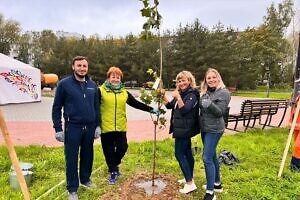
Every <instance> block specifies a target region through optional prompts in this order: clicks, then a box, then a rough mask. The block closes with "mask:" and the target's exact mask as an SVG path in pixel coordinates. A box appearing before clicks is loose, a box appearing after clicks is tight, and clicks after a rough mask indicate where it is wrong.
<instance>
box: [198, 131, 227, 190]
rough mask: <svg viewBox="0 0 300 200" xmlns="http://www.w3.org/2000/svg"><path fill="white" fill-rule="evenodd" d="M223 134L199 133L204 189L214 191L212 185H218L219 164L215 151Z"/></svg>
mask: <svg viewBox="0 0 300 200" xmlns="http://www.w3.org/2000/svg"><path fill="white" fill-rule="evenodd" d="M222 135H223V133H201V138H202V142H203V155H202V159H203V162H204V166H205V175H206V184H207V185H206V189H207V190H212V191H213V190H214V183H220V182H221V179H220V164H219V160H218V157H217V153H216V149H217V145H218V143H219V140H220V138H221V137H222Z"/></svg>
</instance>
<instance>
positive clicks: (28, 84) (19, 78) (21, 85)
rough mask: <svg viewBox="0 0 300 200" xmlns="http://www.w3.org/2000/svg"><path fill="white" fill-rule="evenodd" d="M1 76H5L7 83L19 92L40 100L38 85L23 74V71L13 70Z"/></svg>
mask: <svg viewBox="0 0 300 200" xmlns="http://www.w3.org/2000/svg"><path fill="white" fill-rule="evenodd" d="M0 75H1V76H3V77H4V79H5V80H6V81H7V82H9V83H11V84H12V85H15V86H16V87H17V88H18V90H19V91H21V92H23V93H27V94H28V95H30V96H31V97H32V98H34V99H37V98H38V93H37V88H36V86H37V85H36V84H34V83H33V81H32V78H30V77H29V76H27V75H25V74H23V73H22V72H21V71H19V70H14V69H11V70H10V71H8V72H2V73H0Z"/></svg>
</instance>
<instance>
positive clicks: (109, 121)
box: [99, 84, 128, 133]
mask: <svg viewBox="0 0 300 200" xmlns="http://www.w3.org/2000/svg"><path fill="white" fill-rule="evenodd" d="M99 89H100V92H101V102H100V113H101V131H102V133H107V132H112V131H124V132H126V131H127V118H126V101H127V99H128V94H127V91H126V89H125V88H122V89H121V90H118V91H117V92H114V91H112V90H111V89H109V88H107V87H106V86H105V85H104V84H102V85H101V86H100V87H99Z"/></svg>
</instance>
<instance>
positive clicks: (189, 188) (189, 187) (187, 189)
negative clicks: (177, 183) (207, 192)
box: [179, 182, 197, 194]
mask: <svg viewBox="0 0 300 200" xmlns="http://www.w3.org/2000/svg"><path fill="white" fill-rule="evenodd" d="M196 189H197V186H196V185H195V183H194V182H193V183H192V184H191V185H188V184H184V187H183V188H182V189H180V190H179V192H180V193H183V194H188V193H190V192H192V191H194V190H196Z"/></svg>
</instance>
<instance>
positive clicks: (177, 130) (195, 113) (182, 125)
mask: <svg viewBox="0 0 300 200" xmlns="http://www.w3.org/2000/svg"><path fill="white" fill-rule="evenodd" d="M180 96H181V98H182V100H183V102H184V106H183V107H182V108H178V106H177V101H176V99H173V100H172V101H171V102H169V103H168V104H166V108H168V109H172V114H171V125H170V133H173V137H174V138H191V137H193V136H194V135H196V134H198V133H200V129H199V123H198V122H199V119H198V117H199V92H198V90H196V89H193V88H189V89H187V90H186V91H184V92H181V93H180Z"/></svg>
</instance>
